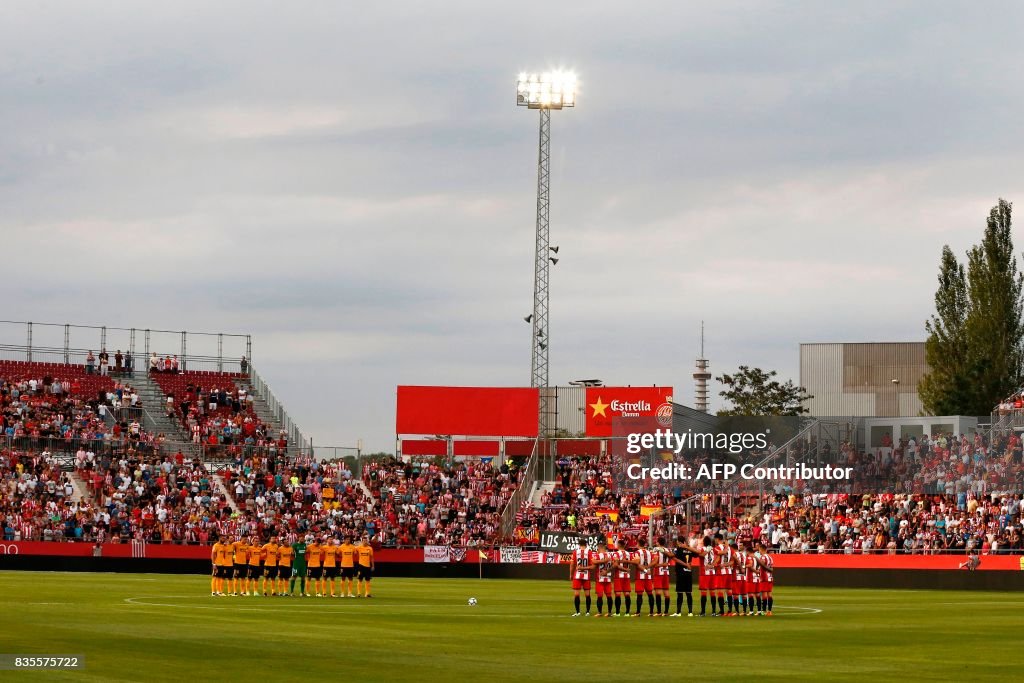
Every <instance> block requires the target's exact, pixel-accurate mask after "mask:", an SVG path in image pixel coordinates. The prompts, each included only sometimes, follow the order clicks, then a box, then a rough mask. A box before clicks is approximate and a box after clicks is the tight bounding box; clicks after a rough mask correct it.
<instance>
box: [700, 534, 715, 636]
mask: <svg viewBox="0 0 1024 683" xmlns="http://www.w3.org/2000/svg"><path fill="white" fill-rule="evenodd" d="M717 563H718V553H716V552H715V545H714V542H713V541H712V540H711V537H710V536H705V537H704V549H703V551H702V552H701V554H700V584H699V585H700V615H701V616H702V617H703V616H706V615H707V608H708V595H710V596H711V616H715V614H716V612H715V592H714V591H715V580H716V577H717V575H718V571H717V569H716V568H715V565H716V564H717Z"/></svg>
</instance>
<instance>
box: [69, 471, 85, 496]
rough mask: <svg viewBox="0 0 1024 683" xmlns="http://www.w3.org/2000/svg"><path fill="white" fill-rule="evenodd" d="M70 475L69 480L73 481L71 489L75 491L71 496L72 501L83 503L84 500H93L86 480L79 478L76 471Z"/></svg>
mask: <svg viewBox="0 0 1024 683" xmlns="http://www.w3.org/2000/svg"><path fill="white" fill-rule="evenodd" d="M67 474H68V479H70V480H71V487H72V488H73V489H74V490H75V492H74V493H73V494H71V500H72V501H73V502H76V503H77V502H81V501H83V500H91V496H89V487H88V486H87V485H86V483H85V480H83V479H82V477H80V476H79V474H78V472H77V471H76V470H71V471H70V472H68V473H67Z"/></svg>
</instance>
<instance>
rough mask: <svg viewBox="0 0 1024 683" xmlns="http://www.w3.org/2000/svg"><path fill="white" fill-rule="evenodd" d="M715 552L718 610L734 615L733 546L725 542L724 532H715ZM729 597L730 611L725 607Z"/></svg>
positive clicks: (725, 614) (723, 613) (723, 614)
mask: <svg viewBox="0 0 1024 683" xmlns="http://www.w3.org/2000/svg"><path fill="white" fill-rule="evenodd" d="M715 544H716V548H715V552H716V553H717V555H718V563H717V564H716V566H715V568H716V569H717V570H718V573H717V574H716V578H715V592H716V594H717V598H718V612H719V613H720V614H721V615H722V616H723V617H727V616H732V548H730V547H729V544H728V543H726V542H725V538H724V537H723V536H722V534H720V533H718V534H715ZM726 595H728V597H729V611H728V612H727V611H726V609H725V598H726Z"/></svg>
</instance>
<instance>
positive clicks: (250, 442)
mask: <svg viewBox="0 0 1024 683" xmlns="http://www.w3.org/2000/svg"><path fill="white" fill-rule="evenodd" d="M165 392H166V395H167V398H166V407H165V411H166V413H167V415H168V416H169V417H171V418H173V419H175V420H177V421H178V422H179V423H180V424H181V426H182V428H183V429H184V430H185V432H186V433H187V434H189V435H190V438H191V441H192V442H193V443H196V444H200V443H201V444H204V445H205V446H207V447H214V448H216V447H217V446H224V447H230V446H248V447H257V446H260V447H263V446H275V447H277V448H280V449H285V448H287V447H288V439H287V435H286V434H285V433H284V432H281V433H279V434H276V435H275V434H274V433H273V430H271V429H270V428H269V427H268V426H267V425H266V424H264V423H263V421H262V420H260V418H259V416H257V415H256V411H255V410H254V407H253V398H254V397H253V396H252V395H251V394H249V392H248V390H247V389H246V388H245V387H239V386H235V385H234V384H233V382H231V380H230V379H229V378H227V377H226V376H216V377H214V378H206V377H202V376H196V377H195V378H194V379H189V380H188V381H187V384H185V385H184V386H183V387H182V388H181V389H180V390H178V389H177V387H175V386H168V387H166V388H165ZM225 450H228V451H230V450H231V449H227V448H226V449H225Z"/></svg>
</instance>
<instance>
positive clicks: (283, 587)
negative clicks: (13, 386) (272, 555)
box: [277, 543, 295, 595]
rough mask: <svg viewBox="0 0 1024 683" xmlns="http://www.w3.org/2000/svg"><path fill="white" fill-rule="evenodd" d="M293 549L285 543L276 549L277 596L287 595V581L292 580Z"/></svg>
mask: <svg viewBox="0 0 1024 683" xmlns="http://www.w3.org/2000/svg"><path fill="white" fill-rule="evenodd" d="M294 559H295V549H294V548H292V547H291V546H290V545H288V544H287V543H282V544H281V545H279V546H278V547H277V577H278V580H277V595H288V579H290V578H292V560H294Z"/></svg>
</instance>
